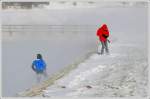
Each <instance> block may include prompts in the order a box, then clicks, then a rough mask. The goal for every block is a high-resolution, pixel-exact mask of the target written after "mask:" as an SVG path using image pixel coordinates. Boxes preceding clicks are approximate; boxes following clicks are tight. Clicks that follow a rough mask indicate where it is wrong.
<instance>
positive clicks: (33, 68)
mask: <svg viewBox="0 0 150 99" xmlns="http://www.w3.org/2000/svg"><path fill="white" fill-rule="evenodd" d="M31 67H32V70H33V71H35V67H34V62H33V63H32V66H31Z"/></svg>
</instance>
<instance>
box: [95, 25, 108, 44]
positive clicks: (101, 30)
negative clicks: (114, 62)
mask: <svg viewBox="0 0 150 99" xmlns="http://www.w3.org/2000/svg"><path fill="white" fill-rule="evenodd" d="M97 36H98V37H99V40H100V41H101V42H105V41H106V40H107V38H106V36H107V37H109V30H108V28H107V25H106V24H103V25H102V27H100V28H99V29H98V30H97Z"/></svg>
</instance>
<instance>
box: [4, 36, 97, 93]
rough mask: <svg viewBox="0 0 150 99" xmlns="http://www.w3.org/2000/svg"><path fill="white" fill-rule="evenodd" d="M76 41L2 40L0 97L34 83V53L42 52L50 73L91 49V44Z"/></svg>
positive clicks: (19, 90)
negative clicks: (1, 92) (32, 65)
mask: <svg viewBox="0 0 150 99" xmlns="http://www.w3.org/2000/svg"><path fill="white" fill-rule="evenodd" d="M77 42H80V40H79V39H78V41H77V40H75V39H72V40H69V41H68V40H60V39H56V40H51V41H50V40H49V41H48V40H46V41H44V40H31V41H30V40H19V41H9V42H7V41H3V42H2V52H3V63H2V65H3V72H2V74H3V96H15V94H16V93H17V92H21V91H23V90H25V89H27V88H30V87H31V86H33V85H35V84H37V82H36V75H35V73H34V72H33V71H32V69H31V64H32V61H33V60H34V59H35V58H36V54H37V53H41V54H42V55H43V59H44V60H45V61H46V63H47V72H48V75H49V76H50V75H51V74H53V73H56V72H58V71H59V70H61V69H62V68H64V67H65V66H67V65H69V64H71V63H73V61H75V60H78V58H79V57H81V56H82V55H84V54H85V53H87V52H88V51H89V49H93V48H94V46H93V44H91V47H90V48H89V46H87V45H86V44H85V42H83V41H82V42H81V43H77ZM43 80H44V79H43Z"/></svg>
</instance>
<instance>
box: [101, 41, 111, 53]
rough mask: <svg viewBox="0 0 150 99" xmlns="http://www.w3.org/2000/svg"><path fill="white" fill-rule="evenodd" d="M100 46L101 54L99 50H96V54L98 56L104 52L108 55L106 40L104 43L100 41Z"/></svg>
mask: <svg viewBox="0 0 150 99" xmlns="http://www.w3.org/2000/svg"><path fill="white" fill-rule="evenodd" d="M101 45H102V47H101V52H99V50H98V53H99V54H104V50H105V52H106V53H107V54H108V53H109V50H108V44H107V40H106V41H104V42H102V41H101Z"/></svg>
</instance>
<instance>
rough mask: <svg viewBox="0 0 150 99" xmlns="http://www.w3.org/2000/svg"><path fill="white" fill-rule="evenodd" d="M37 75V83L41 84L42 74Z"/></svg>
mask: <svg viewBox="0 0 150 99" xmlns="http://www.w3.org/2000/svg"><path fill="white" fill-rule="evenodd" d="M36 74H37V83H40V82H41V74H40V73H36Z"/></svg>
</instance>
